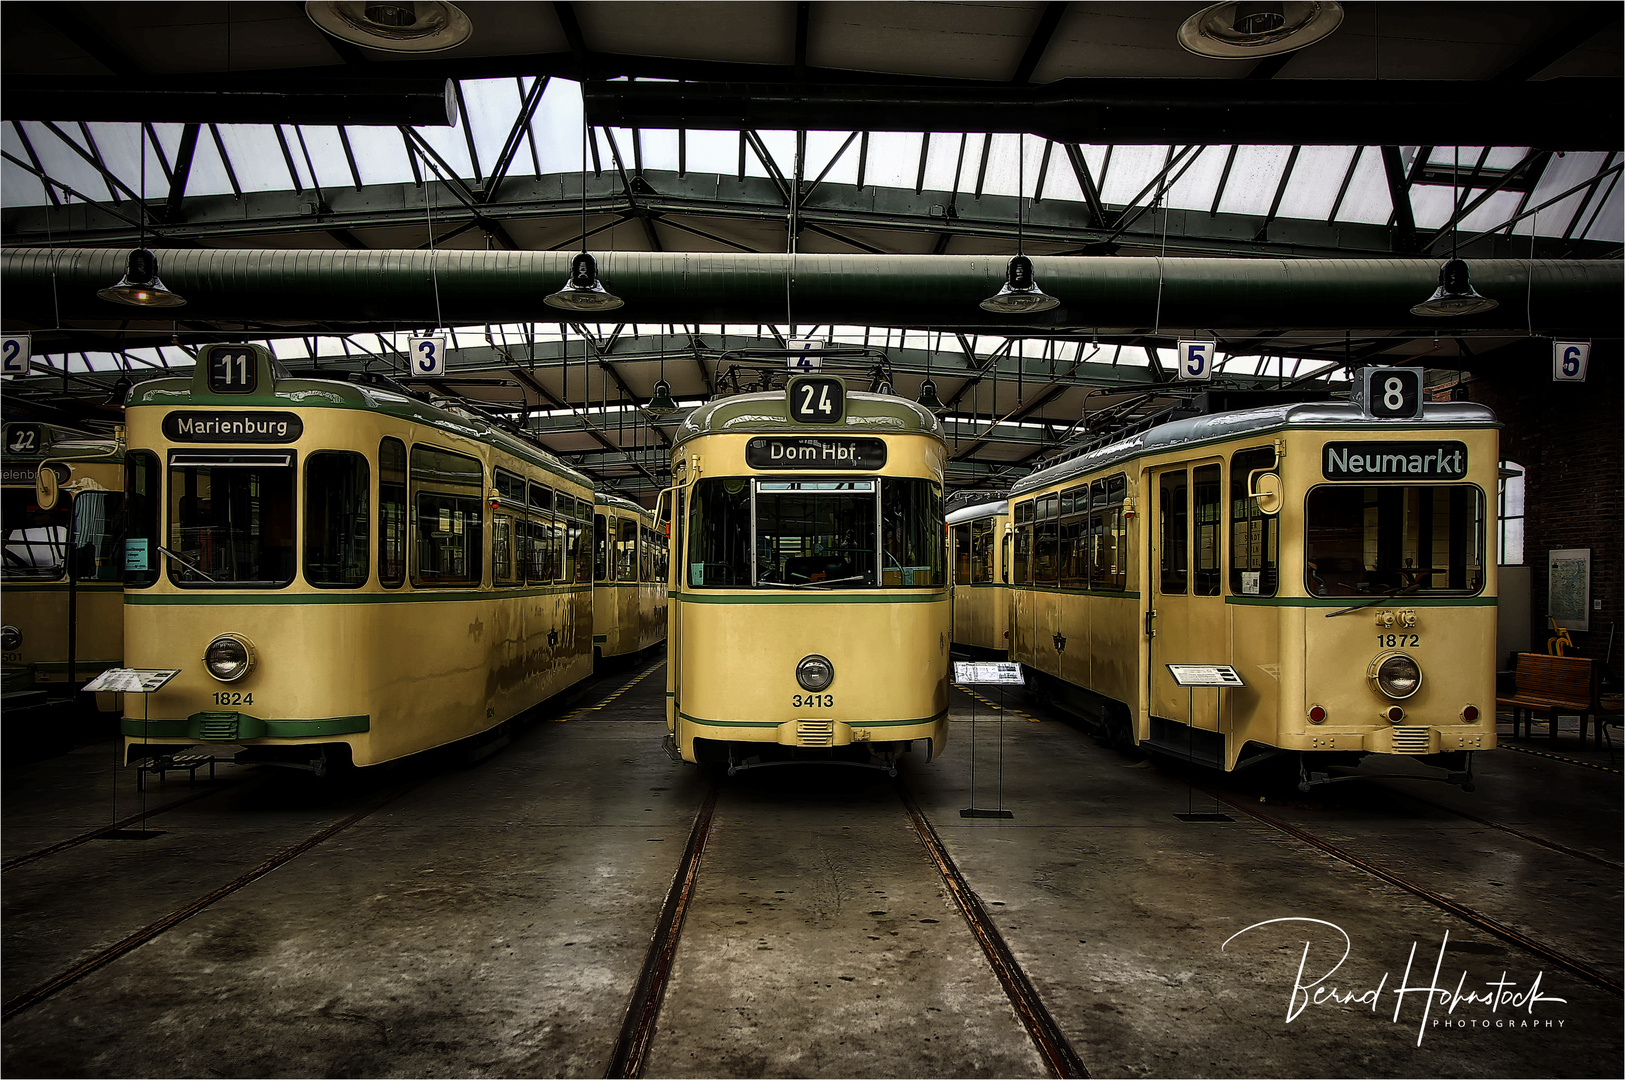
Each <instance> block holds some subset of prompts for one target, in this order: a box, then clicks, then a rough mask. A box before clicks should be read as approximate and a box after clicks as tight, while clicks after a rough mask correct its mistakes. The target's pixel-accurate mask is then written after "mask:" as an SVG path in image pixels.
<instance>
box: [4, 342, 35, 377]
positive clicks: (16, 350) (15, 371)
mask: <svg viewBox="0 0 1625 1080" xmlns="http://www.w3.org/2000/svg"><path fill="white" fill-rule="evenodd" d="M3 341H4V344H3V346H0V347H3V348H4V349H5V356H4V360H5V363H4V366H3V367H0V375H27V374H28V373H29V372H30V371H31V370H32V369H31V368H30V367H29V366H28V354H29V352H30V349H29V345H30V341H31V339H30V337H29V335H27V334H7V335H6V336H5V338H4V339H3Z"/></svg>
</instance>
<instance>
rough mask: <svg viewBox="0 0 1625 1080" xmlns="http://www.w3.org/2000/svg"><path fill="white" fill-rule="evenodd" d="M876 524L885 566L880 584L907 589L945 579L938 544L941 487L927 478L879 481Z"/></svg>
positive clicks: (941, 549)
mask: <svg viewBox="0 0 1625 1080" xmlns="http://www.w3.org/2000/svg"><path fill="white" fill-rule="evenodd" d="M880 523H881V534H882V540H883V543H884V547H883V551H884V555H885V567H884V570H883V571H882V573H881V581H880V583H881V585H882V586H884V587H886V588H896V587H899V586H901V587H903V588H910V587H920V586H929V585H942V584H944V583H946V581H947V565H946V561H947V557H948V556H947V552H946V551H944V550H943V546H942V541H941V537H942V487H941V485H939V484H937V483H935V482H933V481H930V480H914V479H908V478H904V477H886V478H884V479H882V480H881V481H880Z"/></svg>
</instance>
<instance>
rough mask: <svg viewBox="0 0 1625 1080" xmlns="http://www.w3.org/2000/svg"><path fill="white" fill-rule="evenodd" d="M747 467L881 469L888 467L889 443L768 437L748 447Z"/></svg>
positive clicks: (800, 437)
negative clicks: (887, 452)
mask: <svg viewBox="0 0 1625 1080" xmlns="http://www.w3.org/2000/svg"><path fill="white" fill-rule="evenodd" d="M745 464H746V465H749V466H750V467H751V468H753V469H863V470H870V469H880V468H884V467H885V464H886V441H885V440H884V439H854V438H823V437H819V436H817V435H803V436H794V437H790V436H782V437H781V436H773V435H767V436H762V437H759V438H754V439H752V440H750V441H749V442H748V443H746V444H745Z"/></svg>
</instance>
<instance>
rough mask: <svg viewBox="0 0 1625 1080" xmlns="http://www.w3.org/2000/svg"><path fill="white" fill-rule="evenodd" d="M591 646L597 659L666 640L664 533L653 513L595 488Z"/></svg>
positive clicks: (633, 651) (632, 652) (634, 651)
mask: <svg viewBox="0 0 1625 1080" xmlns="http://www.w3.org/2000/svg"><path fill="white" fill-rule="evenodd" d="M592 543H593V560H592V645H593V652H594V653H595V654H596V655H597V657H598V658H599V659H615V658H616V657H625V656H636V655H637V654H639V653H641V652H643V651H644V650H645V649H651V648H653V647H654V646H656V645H658V644H660V643H661V642H662V641H665V640H666V577H667V574H668V572H669V570H668V567H667V565H666V537H665V536H664V534H662V533H659V532H656V531H655V528H654V515H653V514H652V513H651V512H650V511H648V510H646V509H644V508H643V507H641V506H639V505H638V504H637V503H635V502H633V501H632V500H631V499H625V498H622V497H621V496H619V495H608V494H605V493H604V492H599V493H598V496H597V503H596V505H595V506H594V507H593V519H592Z"/></svg>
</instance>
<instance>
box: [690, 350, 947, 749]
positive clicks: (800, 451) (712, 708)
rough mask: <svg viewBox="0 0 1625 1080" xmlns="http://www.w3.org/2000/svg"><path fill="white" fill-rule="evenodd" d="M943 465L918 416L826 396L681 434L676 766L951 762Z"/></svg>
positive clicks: (730, 408) (928, 419) (794, 388)
mask: <svg viewBox="0 0 1625 1080" xmlns="http://www.w3.org/2000/svg"><path fill="white" fill-rule="evenodd" d="M945 458H946V454H945V450H944V445H943V440H942V433H941V427H940V426H939V425H938V423H937V421H936V418H935V417H933V416H932V415H931V414H930V413H929V412H928V411H926V410H925V409H923V408H921V407H919V406H918V405H916V404H914V403H913V402H910V401H905V400H903V399H901V398H898V397H893V396H890V395H882V394H868V393H856V392H854V393H850V394H849V393H846V392H845V388H844V385H843V384H842V382H841V380H840V379H838V378H833V377H829V376H800V377H795V378H791V379H790V380H789V382H788V385H787V387H786V389H785V390H784V391H783V392H779V393H751V394H743V395H739V396H735V397H729V398H724V399H721V400H718V401H714V402H711V403H710V404H708V405H703V406H701V407H700V408H698V409H696V410H695V411H694V412H692V413H691V414H689V416H688V417H687V418H686V419H685V420H684V421H683V424H682V426H681V427H680V428H679V429H678V432H677V436H676V440H675V443H674V445H673V448H672V476H673V482H674V487H672V488H671V489H668V490H667V491H666V492H664V493H663V494H662V496H661V499H662V504H663V506H662V509H667V508H669V510H670V515H671V520H672V522H673V527H672V533H671V545H672V547H671V554H672V564H673V573H672V578H671V591H670V596H669V601H670V602H669V607H668V610H669V613H670V630H669V638H668V653H667V655H668V660H669V663H668V673H667V695H668V704H667V723H668V727H669V731H670V734H669V735H668V746H669V747H670V748H672V749H673V750H674V752H675V753H676V754H677V755H680V756H681V757H682V759H683V760H686V761H691V762H700V763H707V764H718V765H722V764H725V765H727V766H728V768H729V771H730V772H731V771H736V770H737V769H740V768H749V767H753V766H756V765H764V764H774V763H779V762H786V761H798V760H800V761H808V760H811V761H849V762H853V763H858V764H873V765H879V766H881V767H885V768H894V767H895V760H896V757H897V755H898V754H899V753H902V752H904V751H907V750H910V749H913V748H915V747H916V746H918V748H919V749H920V750H923V752H924V753H925V755H926V757H927V759H928V760H929V759H930V758H932V757H935V756H936V755H937V754H940V753H941V752H942V750H943V747H944V745H945V743H946V740H947V734H948V724H947V720H948V633H949V611H948V608H949V597H948V583H947V578H946V575H945V567H944V561H945V559H944V551H943V542H942V537H943V469H944V465H945ZM662 516H664V515H662Z"/></svg>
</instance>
